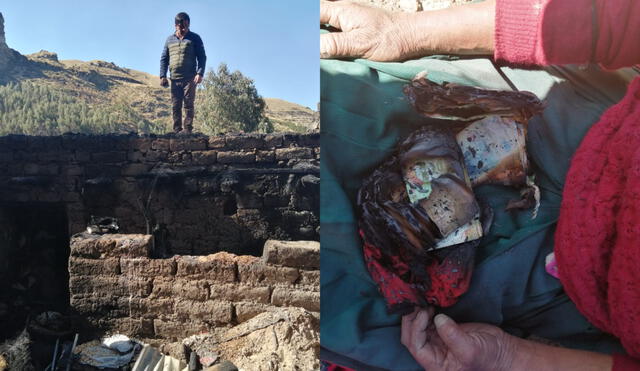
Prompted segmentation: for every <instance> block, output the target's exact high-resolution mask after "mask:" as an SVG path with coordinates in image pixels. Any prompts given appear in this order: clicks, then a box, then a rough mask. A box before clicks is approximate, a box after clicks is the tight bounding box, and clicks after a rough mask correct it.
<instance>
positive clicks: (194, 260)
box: [176, 253, 236, 282]
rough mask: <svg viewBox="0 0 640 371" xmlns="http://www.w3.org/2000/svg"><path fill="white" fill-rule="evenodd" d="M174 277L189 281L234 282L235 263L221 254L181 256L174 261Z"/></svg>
mask: <svg viewBox="0 0 640 371" xmlns="http://www.w3.org/2000/svg"><path fill="white" fill-rule="evenodd" d="M176 260H177V263H178V271H177V272H176V276H178V277H189V278H190V279H207V280H212V281H218V282H235V280H236V263H235V261H234V260H233V259H229V258H228V257H226V256H225V255H223V254H220V253H218V254H213V255H207V256H198V257H194V256H181V257H179V258H177V259H176Z"/></svg>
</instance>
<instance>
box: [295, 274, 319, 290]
mask: <svg viewBox="0 0 640 371" xmlns="http://www.w3.org/2000/svg"><path fill="white" fill-rule="evenodd" d="M296 284H297V285H301V286H311V287H313V289H314V290H320V271H305V270H301V271H300V279H299V280H298V282H297V283H296Z"/></svg>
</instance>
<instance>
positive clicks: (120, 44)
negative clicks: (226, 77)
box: [0, 0, 320, 109]
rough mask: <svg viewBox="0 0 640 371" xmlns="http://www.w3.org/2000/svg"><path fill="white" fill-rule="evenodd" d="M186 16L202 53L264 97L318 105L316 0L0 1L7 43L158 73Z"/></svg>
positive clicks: (23, 50) (210, 62) (20, 48)
mask: <svg viewBox="0 0 640 371" xmlns="http://www.w3.org/2000/svg"><path fill="white" fill-rule="evenodd" d="M180 11H185V12H187V13H188V14H189V16H190V17H191V30H192V31H194V32H196V33H198V34H199V35H200V36H201V37H202V39H203V41H204V44H205V49H206V52H207V69H209V68H213V69H216V68H217V66H218V65H219V64H220V63H221V62H225V63H227V64H228V65H229V68H230V69H231V70H240V71H241V72H242V73H243V74H244V75H246V76H248V77H250V78H252V79H253V80H254V81H255V84H256V87H257V88H258V92H259V93H260V94H261V95H262V96H263V97H269V98H281V99H285V100H288V101H290V102H294V103H298V104H301V105H303V106H307V107H310V108H312V109H316V104H317V103H318V101H319V99H320V73H319V71H320V67H319V49H320V46H319V36H318V19H319V2H318V1H317V0H231V1H215V0H209V1H205V0H200V1H197V0H187V1H175V0H174V1H165V0H161V1H148V0H144V1H137V0H136V1H124V0H109V1H105V0H101V1H95V0H84V1H82V0H77V1H73V0H57V1H3V2H2V4H1V5H0V12H2V14H3V16H4V19H5V32H6V38H7V44H8V45H9V47H11V48H13V49H16V50H18V51H19V52H20V53H22V54H30V53H34V52H37V51H40V50H42V49H44V50H49V51H52V52H55V53H58V58H59V59H79V60H85V61H87V60H94V59H100V60H104V61H107V62H114V63H115V64H117V65H119V66H121V67H127V68H132V69H136V70H141V71H145V72H148V73H152V74H154V75H158V74H159V64H160V62H159V59H160V53H161V52H162V46H163V45H164V41H165V39H166V38H167V36H169V35H170V34H171V33H172V32H173V30H174V28H173V18H174V16H175V15H176V13H178V12H180Z"/></svg>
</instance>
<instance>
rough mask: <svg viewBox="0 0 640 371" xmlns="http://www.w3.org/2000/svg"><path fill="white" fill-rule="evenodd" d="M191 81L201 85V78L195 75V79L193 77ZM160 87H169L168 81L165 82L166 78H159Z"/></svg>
mask: <svg viewBox="0 0 640 371" xmlns="http://www.w3.org/2000/svg"><path fill="white" fill-rule="evenodd" d="M193 81H194V82H195V83H196V84H199V83H201V82H202V76H201V75H196V77H194V78H193ZM160 86H162V87H165V88H166V87H167V86H169V80H167V78H166V77H161V78H160Z"/></svg>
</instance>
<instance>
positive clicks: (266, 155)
mask: <svg viewBox="0 0 640 371" xmlns="http://www.w3.org/2000/svg"><path fill="white" fill-rule="evenodd" d="M275 160H276V151H274V150H272V151H257V152H256V162H275Z"/></svg>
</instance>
